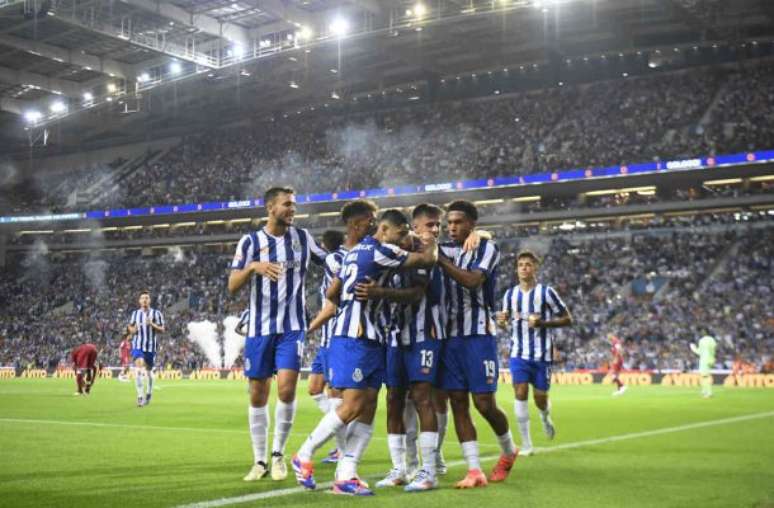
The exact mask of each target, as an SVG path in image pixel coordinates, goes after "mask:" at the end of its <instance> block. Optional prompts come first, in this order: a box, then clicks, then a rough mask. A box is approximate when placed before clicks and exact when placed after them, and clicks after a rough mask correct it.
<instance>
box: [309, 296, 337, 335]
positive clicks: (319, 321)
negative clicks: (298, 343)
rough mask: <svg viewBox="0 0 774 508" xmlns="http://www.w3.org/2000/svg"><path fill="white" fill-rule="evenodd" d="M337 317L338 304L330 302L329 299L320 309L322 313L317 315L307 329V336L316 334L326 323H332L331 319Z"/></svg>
mask: <svg viewBox="0 0 774 508" xmlns="http://www.w3.org/2000/svg"><path fill="white" fill-rule="evenodd" d="M335 315H336V304H335V303H333V302H332V301H330V300H328V299H327V298H326V299H325V301H324V302H323V305H322V309H320V312H318V313H317V315H316V316H315V317H314V319H312V322H311V323H309V327H308V328H307V334H309V333H312V332H315V331H317V330H319V329H320V328H322V327H323V326H324V325H325V323H327V322H328V321H330V319H331V318H332V317H333V316H335Z"/></svg>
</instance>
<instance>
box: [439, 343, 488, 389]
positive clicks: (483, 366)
mask: <svg viewBox="0 0 774 508" xmlns="http://www.w3.org/2000/svg"><path fill="white" fill-rule="evenodd" d="M498 375H499V366H498V364H497V339H496V338H495V337H494V336H493V335H470V336H468V337H451V338H449V339H446V340H445V341H444V345H443V349H442V352H441V374H440V385H441V388H442V389H444V390H453V391H454V390H456V391H460V390H461V391H466V392H470V393H492V392H496V391H497V377H498Z"/></svg>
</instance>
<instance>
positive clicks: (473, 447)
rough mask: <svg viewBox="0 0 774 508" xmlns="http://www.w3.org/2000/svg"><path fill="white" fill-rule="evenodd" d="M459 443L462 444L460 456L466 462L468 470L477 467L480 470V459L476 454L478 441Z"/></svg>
mask: <svg viewBox="0 0 774 508" xmlns="http://www.w3.org/2000/svg"><path fill="white" fill-rule="evenodd" d="M460 444H461V446H462V456H463V457H464V458H465V462H466V463H467V464H468V470H469V471H470V470H471V469H478V470H479V471H480V470H481V461H480V460H479V456H478V441H465V442H464V443H460Z"/></svg>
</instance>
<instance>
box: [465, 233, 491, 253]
mask: <svg viewBox="0 0 774 508" xmlns="http://www.w3.org/2000/svg"><path fill="white" fill-rule="evenodd" d="M492 237H493V236H492V233H491V232H489V231H487V230H485V229H474V230H473V232H472V233H470V234H469V235H468V237H467V238H466V239H465V243H464V244H462V250H463V251H465V252H470V251H474V250H477V249H478V246H479V245H481V240H491V239H492Z"/></svg>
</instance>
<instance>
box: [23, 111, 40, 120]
mask: <svg viewBox="0 0 774 508" xmlns="http://www.w3.org/2000/svg"><path fill="white" fill-rule="evenodd" d="M41 118H43V113H41V112H40V111H38V110H35V109H31V110H30V111H27V112H26V113H24V119H25V120H26V121H27V123H35V122H37V121H38V120H40V119H41Z"/></svg>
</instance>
